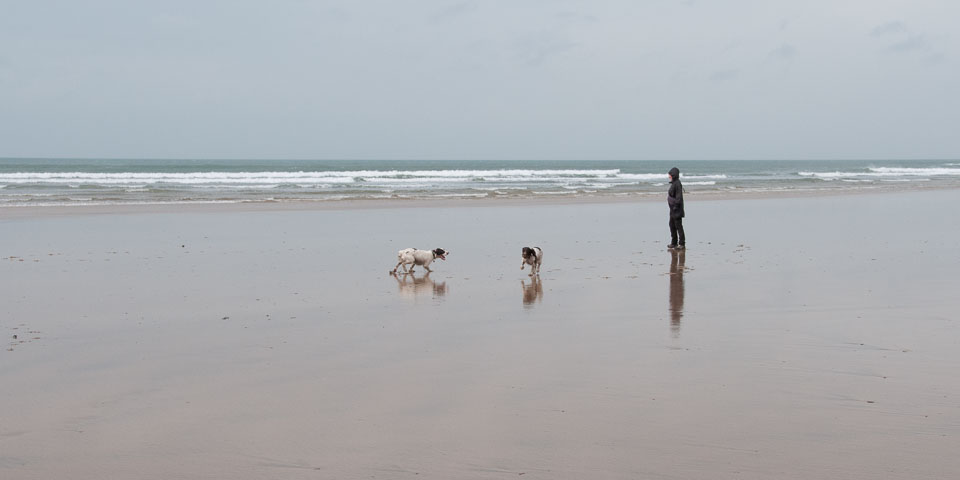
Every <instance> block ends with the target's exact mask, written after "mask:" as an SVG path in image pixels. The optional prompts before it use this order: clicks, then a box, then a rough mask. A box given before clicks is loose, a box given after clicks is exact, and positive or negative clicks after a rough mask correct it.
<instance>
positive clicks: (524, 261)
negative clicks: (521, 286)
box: [520, 260, 527, 270]
mask: <svg viewBox="0 0 960 480" xmlns="http://www.w3.org/2000/svg"><path fill="white" fill-rule="evenodd" d="M526 266H527V261H526V260H520V270H523V267H526Z"/></svg>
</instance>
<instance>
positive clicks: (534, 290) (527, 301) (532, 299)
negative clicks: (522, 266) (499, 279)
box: [520, 275, 543, 308]
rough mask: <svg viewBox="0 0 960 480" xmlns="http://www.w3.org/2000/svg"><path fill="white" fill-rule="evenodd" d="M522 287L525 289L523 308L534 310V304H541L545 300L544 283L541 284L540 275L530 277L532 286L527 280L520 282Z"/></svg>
mask: <svg viewBox="0 0 960 480" xmlns="http://www.w3.org/2000/svg"><path fill="white" fill-rule="evenodd" d="M520 287H521V288H522V289H523V307H524V308H533V304H534V303H539V302H540V300H542V299H543V283H541V282H540V275H534V276H532V277H530V285H527V282H526V281H525V280H520Z"/></svg>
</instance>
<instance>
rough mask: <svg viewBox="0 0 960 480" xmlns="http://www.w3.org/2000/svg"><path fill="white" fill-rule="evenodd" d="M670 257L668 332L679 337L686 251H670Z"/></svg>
mask: <svg viewBox="0 0 960 480" xmlns="http://www.w3.org/2000/svg"><path fill="white" fill-rule="evenodd" d="M670 255H672V256H673V258H671V259H670V331H671V332H672V333H673V336H674V337H679V336H680V320H681V319H682V318H683V271H684V270H685V269H686V266H685V265H684V263H685V262H686V258H685V257H686V250H671V251H670Z"/></svg>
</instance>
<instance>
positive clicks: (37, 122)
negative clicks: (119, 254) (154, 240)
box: [0, 0, 960, 160]
mask: <svg viewBox="0 0 960 480" xmlns="http://www.w3.org/2000/svg"><path fill="white" fill-rule="evenodd" d="M0 12H2V15H0V157H78V158H195V159H211V158H218V159H230V158H238V159H239V158H243V159H273V158H276V159H429V160H435V159H495V160H506V159H523V160H539V159H556V160H560V159H578V160H584V159H605V160H655V159H656V160H684V159H912V158H922V159H940V158H943V159H957V158H960V134H958V132H960V128H958V127H960V34H958V33H956V21H957V19H958V18H960V2H956V1H955V0H903V1H900V0H897V1H894V0H803V1H801V0H792V1H781V0H754V1H746V0H723V1H720V0H646V1H645V0H589V1H579V0H577V1H574V0H551V1H545V0H544V1H541V0H477V1H439V0H410V1H396V0H344V1H334V0H331V1H307V0H274V1H270V2H264V1H248V0H229V1H216V0H209V1H198V0H192V1H180V0H163V1H149V0H141V1H132V0H114V1H107V0H84V1H82V2H80V1H76V0H65V1H49V0H31V1H16V0H0Z"/></svg>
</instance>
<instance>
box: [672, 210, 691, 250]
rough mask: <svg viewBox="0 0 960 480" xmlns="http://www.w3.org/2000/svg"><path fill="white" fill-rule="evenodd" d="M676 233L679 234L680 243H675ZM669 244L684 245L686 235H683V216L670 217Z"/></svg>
mask: <svg viewBox="0 0 960 480" xmlns="http://www.w3.org/2000/svg"><path fill="white" fill-rule="evenodd" d="M677 234H680V243H677ZM670 244H671V245H686V244H687V237H685V236H683V218H680V217H678V218H673V217H670Z"/></svg>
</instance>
